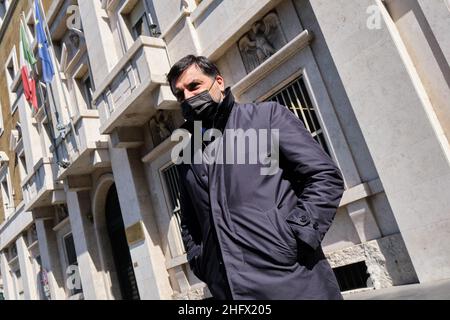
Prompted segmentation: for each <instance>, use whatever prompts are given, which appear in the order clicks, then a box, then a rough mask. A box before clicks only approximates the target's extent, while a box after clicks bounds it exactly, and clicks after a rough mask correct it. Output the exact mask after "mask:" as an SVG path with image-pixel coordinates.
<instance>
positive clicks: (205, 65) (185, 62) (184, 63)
mask: <svg viewBox="0 0 450 320" xmlns="http://www.w3.org/2000/svg"><path fill="white" fill-rule="evenodd" d="M192 65H196V66H197V67H198V68H199V69H200V70H201V71H202V72H203V73H204V74H205V75H207V76H210V77H215V76H217V75H220V71H219V69H218V68H217V66H216V65H215V64H214V63H212V62H211V61H210V60H209V59H208V58H206V57H203V56H194V55H192V54H190V55H187V56H185V57H184V58H182V59H181V60H179V61H178V62H177V63H175V64H174V65H173V66H172V68H171V69H170V71H169V73H168V74H167V81H168V82H169V85H170V89H171V90H172V93H173V92H174V84H175V82H176V81H177V79H178V77H179V76H180V75H181V74H182V73H183V72H184V71H185V70H186V69H187V68H189V67H190V66H192Z"/></svg>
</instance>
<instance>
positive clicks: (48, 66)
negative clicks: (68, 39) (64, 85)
mask: <svg viewBox="0 0 450 320" xmlns="http://www.w3.org/2000/svg"><path fill="white" fill-rule="evenodd" d="M39 7H40V5H39V0H35V1H34V9H35V14H36V39H37V44H38V54H39V58H41V61H42V73H43V78H44V82H45V83H50V82H51V81H52V79H53V76H54V75H55V71H54V69H53V63H52V58H51V56H50V52H49V47H50V45H49V43H48V41H47V36H46V35H45V31H44V23H45V22H44V20H43V19H42V16H41V10H40V9H39Z"/></svg>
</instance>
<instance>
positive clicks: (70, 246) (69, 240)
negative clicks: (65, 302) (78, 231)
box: [64, 233, 82, 296]
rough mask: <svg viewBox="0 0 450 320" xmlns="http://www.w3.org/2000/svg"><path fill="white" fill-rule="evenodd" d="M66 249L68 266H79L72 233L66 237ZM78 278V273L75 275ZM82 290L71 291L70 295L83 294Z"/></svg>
mask: <svg viewBox="0 0 450 320" xmlns="http://www.w3.org/2000/svg"><path fill="white" fill-rule="evenodd" d="M64 248H65V253H66V262H67V266H68V267H70V266H78V260H77V253H76V251H75V243H74V241H73V236H72V233H69V234H68V235H66V236H65V237H64ZM75 275H76V276H78V272H77V273H76V274H75ZM81 292H82V289H81V288H76V287H75V288H74V289H70V295H71V296H73V295H75V294H78V293H81Z"/></svg>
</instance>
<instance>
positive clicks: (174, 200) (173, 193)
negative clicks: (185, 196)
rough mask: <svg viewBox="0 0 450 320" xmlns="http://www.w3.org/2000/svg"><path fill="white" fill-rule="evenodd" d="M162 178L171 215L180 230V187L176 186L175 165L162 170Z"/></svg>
mask: <svg viewBox="0 0 450 320" xmlns="http://www.w3.org/2000/svg"><path fill="white" fill-rule="evenodd" d="M162 175H163V178H164V180H165V182H166V186H167V191H168V194H169V201H170V209H171V210H172V214H173V215H174V216H175V219H177V223H178V226H179V227H180V230H181V216H180V215H181V208H180V187H179V184H178V171H177V168H176V167H175V165H171V166H170V167H168V168H165V169H164V170H162Z"/></svg>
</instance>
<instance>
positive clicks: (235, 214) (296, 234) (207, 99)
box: [167, 55, 344, 299]
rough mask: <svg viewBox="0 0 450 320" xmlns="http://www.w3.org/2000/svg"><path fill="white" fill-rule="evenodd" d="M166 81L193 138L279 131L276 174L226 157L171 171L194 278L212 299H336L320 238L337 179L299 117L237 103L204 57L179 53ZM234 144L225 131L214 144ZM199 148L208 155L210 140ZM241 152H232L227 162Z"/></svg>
mask: <svg viewBox="0 0 450 320" xmlns="http://www.w3.org/2000/svg"><path fill="white" fill-rule="evenodd" d="M167 78H168V81H169V84H170V85H171V89H172V92H173V93H174V95H175V96H176V97H177V100H178V101H179V102H180V103H181V109H182V112H183V115H184V117H185V119H186V120H187V121H186V122H185V123H184V125H183V126H182V128H183V129H186V130H188V131H189V132H190V133H191V134H192V136H195V135H196V134H200V135H201V134H203V133H204V132H205V130H208V129H210V128H214V129H216V130H220V131H221V132H224V131H226V130H232V129H242V130H244V131H245V130H274V131H275V132H277V134H278V139H276V140H278V141H277V142H278V143H276V144H275V146H276V147H278V145H279V169H278V170H275V171H274V172H271V173H269V174H262V170H261V168H262V167H263V166H264V164H262V163H258V164H254V163H243V164H242V163H241V164H238V163H237V162H235V163H234V164H233V163H232V164H230V163H229V162H228V159H227V162H225V163H224V164H223V163H219V161H217V162H216V163H212V164H207V163H205V162H202V163H195V162H194V163H181V164H179V165H178V166H177V169H178V172H179V178H180V181H179V182H180V202H181V211H182V219H181V228H182V237H183V241H184V244H185V247H186V251H187V259H188V262H189V264H190V266H191V269H192V270H193V272H194V274H195V275H196V276H197V277H198V278H199V279H201V280H202V281H204V282H205V283H206V284H207V285H208V287H209V289H210V291H211V293H212V295H213V297H214V298H216V299H342V296H341V294H340V290H339V286H338V284H337V281H336V278H335V276H334V273H333V271H332V269H331V267H330V265H329V264H328V262H327V260H326V259H325V257H324V254H323V251H322V249H321V241H322V239H323V237H324V235H325V233H326V232H327V231H328V229H329V228H330V225H331V223H332V221H333V218H334V216H335V214H336V208H337V207H338V205H339V201H340V199H341V197H342V193H343V191H344V184H343V179H342V175H341V173H340V171H339V169H338V168H337V166H336V165H335V164H334V163H333V161H332V160H331V159H330V157H329V156H328V155H327V154H326V153H325V152H324V151H323V149H322V148H321V146H320V145H319V144H318V143H317V142H316V141H315V140H314V139H313V138H312V137H311V134H310V133H309V132H308V131H307V130H306V129H305V127H304V125H303V123H302V121H301V120H299V119H298V118H297V117H296V116H295V115H294V114H293V113H292V112H291V111H289V109H288V108H286V107H285V106H282V105H279V104H277V103H276V102H264V103H244V104H241V103H237V102H235V100H234V98H233V95H232V93H231V92H230V88H226V89H225V81H224V79H223V77H222V76H221V75H220V72H219V70H218V69H217V67H216V66H215V65H214V64H213V63H211V62H210V61H209V60H208V59H206V58H205V57H196V56H192V55H189V56H186V57H184V58H183V59H181V60H180V61H178V62H177V63H176V64H175V65H174V66H173V67H172V69H171V70H170V72H169V74H168V75H167ZM195 121H201V124H202V127H201V128H202V129H201V130H197V131H196V130H195V128H196V125H194V122H195ZM191 140H192V139H191ZM271 141H273V140H271ZM232 142H235V139H230V138H229V137H228V136H227V135H226V134H224V135H222V136H221V137H220V138H218V139H216V140H214V142H211V144H212V143H216V144H222V145H229V144H230V143H232ZM192 145H193V144H191V145H190V147H191V148H192ZM249 145H250V144H248V145H246V146H247V148H249V147H251V146H249ZM272 147H273V146H272ZM201 150H202V151H201V152H200V153H202V154H203V156H204V158H203V159H205V157H206V153H207V152H206V151H207V150H208V148H207V142H203V143H202V149H201ZM224 150H226V151H225V152H230V149H229V148H228V149H227V148H224ZM185 151H189V150H185ZM192 151H193V154H194V153H195V151H196V150H193V149H192ZM234 151H235V150H234ZM244 152H245V153H246V155H248V153H249V152H248V151H247V150H245V151H244ZM238 156H239V154H237V155H236V154H233V153H232V152H231V157H230V159H232V160H236V158H237V157H238ZM270 156H271V155H270V152H269V154H267V157H270ZM224 158H225V157H224Z"/></svg>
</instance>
